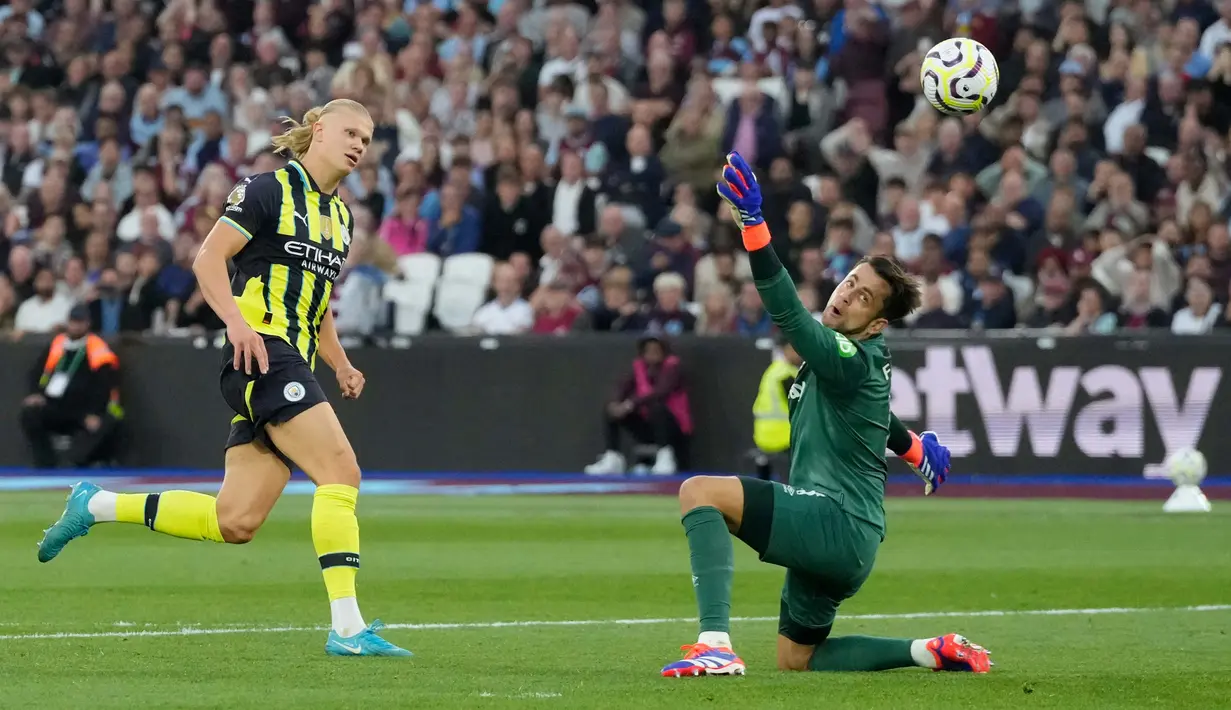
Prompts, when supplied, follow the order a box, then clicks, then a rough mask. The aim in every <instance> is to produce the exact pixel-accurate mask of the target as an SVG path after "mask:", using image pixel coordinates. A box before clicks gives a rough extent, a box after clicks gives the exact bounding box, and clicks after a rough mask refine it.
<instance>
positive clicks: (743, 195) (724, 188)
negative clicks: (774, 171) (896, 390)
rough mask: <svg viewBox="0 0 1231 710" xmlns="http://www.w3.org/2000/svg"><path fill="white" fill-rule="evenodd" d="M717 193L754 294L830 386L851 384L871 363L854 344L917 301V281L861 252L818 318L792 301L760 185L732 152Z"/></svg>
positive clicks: (889, 262) (851, 386) (858, 380)
mask: <svg viewBox="0 0 1231 710" xmlns="http://www.w3.org/2000/svg"><path fill="white" fill-rule="evenodd" d="M718 194H719V195H721V196H722V198H723V199H724V200H726V201H727V204H729V205H730V207H731V212H732V214H733V215H734V216H735V220H736V221H737V222H738V223H739V224H740V226H741V228H742V230H743V240H744V247H745V248H746V249H747V250H748V260H749V263H750V265H751V267H752V275H753V278H754V279H755V280H756V285H757V290H758V291H760V293H761V300H762V301H763V302H764V303H765V309H766V310H767V311H768V312H769V315H770V317H771V318H772V319H773V321H774V324H775V325H777V326H778V328H779V329H781V330H782V332H783V335H785V337H786V339H787V340H788V341H789V342H790V343H791V345H793V346H794V347H795V349H796V351H798V352H799V354H800V355H801V356H802V357H803V359H804V360H805V361H806V362H807V363H808V365H809V366H810V367H811V369H812V370H813V371H814V372H816V374H817V377H818V378H819V379H820V380H821V382H822V384H823V385H824V386H825V387H826V388H827V389H830V390H849V389H854V388H857V387H859V386H860V385H861V384H862V383H863V382H864V380H865V379H866V378H867V377H868V374H869V368H871V367H873V364H872V360H873V359H872V358H871V357H869V356H868V353H867V352H866V349H865V348H864V347H863V346H862V345H861V342H862V341H865V340H869V339H871V338H875V337H877V336H879V335H880V334H881V331H883V330H884V329H885V327H886V326H887V325H889V322H890V321H893V320H897V319H900V318H903V317H905V316H906V315H908V314H909V313H910V312H911V311H913V310H914V309H915V308H917V307H918V305H919V287H918V285H917V284H916V283H915V281H914V279H912V278H911V277H910V276H909V275H907V274H906V272H905V271H903V270H902V267H901V266H900V265H899V264H898V263H897V261H895V260H893V259H887V258H883V257H874V258H869V259H864V260H863V261H861V262H860V263H859V264H857V265H856V266H855V268H854V269H852V270H851V272H850V273H849V274H847V276H846V278H845V279H843V281H842V283H841V284H839V285H838V288H837V289H835V290H834V292H833V295H832V296H831V297H830V299H829V303H828V304H827V305H826V307H825V311H824V313H823V314H822V316H821V322H820V323H818V322H817V321H816V320H815V319H814V318H813V317H812V314H811V313H809V312H808V309H806V308H804V305H803V303H801V302H800V300H799V296H798V294H797V292H796V289H795V286H794V284H793V283H792V282H791V279H790V277H789V276H788V275H787V271H786V269H785V268H783V266H782V263H781V262H780V261H779V260H778V256H777V254H776V253H775V252H774V249H773V247H772V246H770V234H769V228H768V227H766V226H765V220H764V219H763V218H762V216H761V190H760V187H759V186H758V185H757V179H756V176H755V175H754V174H753V172H752V168H751V167H749V166H748V163H747V162H745V161H744V159H743V158H742V157H740V155H739V154H738V153H731V154H730V155H728V156H727V165H726V167H725V168H723V173H722V180H721V181H720V182H719V183H718Z"/></svg>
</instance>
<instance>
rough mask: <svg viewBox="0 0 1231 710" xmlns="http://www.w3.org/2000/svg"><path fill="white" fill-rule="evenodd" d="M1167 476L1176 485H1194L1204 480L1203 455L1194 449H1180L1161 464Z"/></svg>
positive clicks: (1204, 464)
mask: <svg viewBox="0 0 1231 710" xmlns="http://www.w3.org/2000/svg"><path fill="white" fill-rule="evenodd" d="M1163 466H1164V468H1165V470H1166V471H1167V477H1168V478H1170V479H1171V482H1172V483H1174V484H1175V485H1177V486H1196V485H1199V484H1200V483H1201V482H1202V481H1204V480H1205V474H1206V470H1207V468H1206V462H1205V455H1203V454H1202V453H1201V452H1200V451H1197V450H1196V449H1180V450H1178V451H1174V452H1172V453H1171V455H1170V456H1168V457H1167V461H1166V463H1164V464H1163Z"/></svg>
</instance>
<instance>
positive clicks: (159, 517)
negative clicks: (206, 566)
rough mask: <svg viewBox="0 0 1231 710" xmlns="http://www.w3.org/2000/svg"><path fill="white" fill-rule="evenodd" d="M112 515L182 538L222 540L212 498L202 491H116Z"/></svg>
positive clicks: (120, 520) (125, 521) (118, 518)
mask: <svg viewBox="0 0 1231 710" xmlns="http://www.w3.org/2000/svg"><path fill="white" fill-rule="evenodd" d="M115 519H116V521H118V522H121V523H135V524H137V525H145V526H146V527H148V528H149V529H150V530H155V531H157V532H160V533H163V534H165V535H171V536H173V537H182V538H184V539H186V540H211V541H213V542H223V539H222V532H221V531H220V530H219V529H218V508H217V506H216V500H215V499H214V497H213V496H207V495H205V494H204V493H193V492H192V491H167V492H165V493H149V494H146V493H120V494H118V495H117V496H116V497H115Z"/></svg>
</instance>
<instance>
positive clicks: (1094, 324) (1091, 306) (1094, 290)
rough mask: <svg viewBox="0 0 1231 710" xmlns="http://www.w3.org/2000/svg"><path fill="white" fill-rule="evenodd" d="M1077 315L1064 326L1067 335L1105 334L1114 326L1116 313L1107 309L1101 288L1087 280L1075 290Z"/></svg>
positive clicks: (1113, 328)
mask: <svg viewBox="0 0 1231 710" xmlns="http://www.w3.org/2000/svg"><path fill="white" fill-rule="evenodd" d="M1077 294H1078V295H1077V315H1076V316H1074V317H1073V320H1072V321H1070V322H1069V324H1068V325H1066V326H1065V327H1064V333H1065V334H1067V335H1083V334H1094V335H1106V334H1108V333H1111V332H1113V331H1114V330H1115V328H1116V315H1115V314H1114V313H1109V312H1108V311H1107V298H1106V296H1104V294H1103V289H1102V288H1100V287H1099V285H1098V284H1097V283H1095V282H1093V281H1087V282H1085V283H1084V284H1083V285H1081V286H1080V287H1079V289H1078V291H1077Z"/></svg>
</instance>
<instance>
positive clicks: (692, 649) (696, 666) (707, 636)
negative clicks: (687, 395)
mask: <svg viewBox="0 0 1231 710" xmlns="http://www.w3.org/2000/svg"><path fill="white" fill-rule="evenodd" d="M743 509H744V490H743V487H742V485H741V484H740V481H739V479H738V478H734V477H720V476H696V477H693V478H690V479H688V480H687V481H684V483H683V485H681V486H680V512H681V513H683V516H684V517H683V523H684V532H685V534H686V535H687V536H688V550H689V561H690V563H691V566H692V586H693V589H694V591H695V592H696V595H697V610H698V614H699V617H700V626H701V633H700V634H699V635H698V636H697V642H696V643H694V644H689V645H687V646H684V647H683V650H684V652H685V653H684V658H683V659H681V660H679V661H675V662H674V663H669V664H667V665H666V666H664V667H663V669H662V675H663V676H664V677H668V678H678V677H681V676H703V675H743V674H744V669H745V666H744V661H743V659H741V658H740V657H739V656H737V655H736V654H735V651H733V650H732V648H731V636H730V630H731V582H732V579H733V578H734V576H735V549H734V546H733V544H732V542H731V533H730V529H731V528H738V527H739V521H740V519H741V516H742V515H743ZM728 526H731V527H728Z"/></svg>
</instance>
